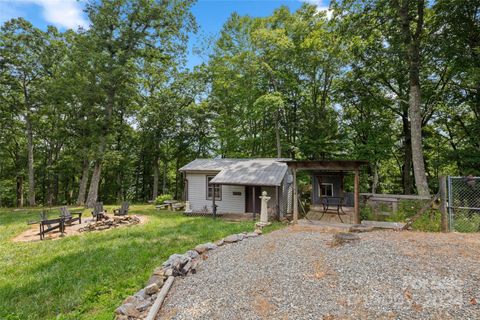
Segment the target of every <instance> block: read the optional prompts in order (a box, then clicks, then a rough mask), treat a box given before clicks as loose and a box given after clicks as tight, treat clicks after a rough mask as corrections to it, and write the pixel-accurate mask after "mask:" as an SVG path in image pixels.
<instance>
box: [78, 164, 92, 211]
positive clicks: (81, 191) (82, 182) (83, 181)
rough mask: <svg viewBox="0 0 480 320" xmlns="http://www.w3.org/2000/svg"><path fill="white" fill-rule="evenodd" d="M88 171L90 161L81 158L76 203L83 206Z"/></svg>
mask: <svg viewBox="0 0 480 320" xmlns="http://www.w3.org/2000/svg"><path fill="white" fill-rule="evenodd" d="M89 171H90V161H88V159H85V160H83V166H82V179H81V180H80V186H79V188H78V197H77V201H76V204H77V205H78V206H83V205H84V204H85V195H86V193H87V184H88V174H89Z"/></svg>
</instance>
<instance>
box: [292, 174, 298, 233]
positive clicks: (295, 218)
mask: <svg viewBox="0 0 480 320" xmlns="http://www.w3.org/2000/svg"><path fill="white" fill-rule="evenodd" d="M297 222H298V190H297V168H294V169H293V223H294V224H296V223H297Z"/></svg>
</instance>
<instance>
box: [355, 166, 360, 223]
mask: <svg viewBox="0 0 480 320" xmlns="http://www.w3.org/2000/svg"><path fill="white" fill-rule="evenodd" d="M359 195H360V173H359V171H358V170H355V179H354V195H353V201H354V213H353V222H354V223H356V224H360V201H359Z"/></svg>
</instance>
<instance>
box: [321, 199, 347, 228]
mask: <svg viewBox="0 0 480 320" xmlns="http://www.w3.org/2000/svg"><path fill="white" fill-rule="evenodd" d="M344 199H345V197H324V198H322V199H321V201H322V205H323V213H322V216H321V217H320V220H322V218H323V216H324V215H325V213H327V212H328V210H334V213H336V214H337V215H338V218H339V219H340V221H341V222H342V223H343V220H342V217H341V216H340V212H342V213H341V214H346V212H345V211H343V205H344Z"/></svg>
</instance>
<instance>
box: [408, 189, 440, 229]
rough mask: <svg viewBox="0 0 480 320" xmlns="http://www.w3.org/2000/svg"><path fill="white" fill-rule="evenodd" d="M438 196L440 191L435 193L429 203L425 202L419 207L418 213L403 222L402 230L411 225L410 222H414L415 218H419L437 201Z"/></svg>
mask: <svg viewBox="0 0 480 320" xmlns="http://www.w3.org/2000/svg"><path fill="white" fill-rule="evenodd" d="M439 198H440V193H437V194H436V195H435V196H434V197H433V199H432V201H430V202H429V203H427V204H426V205H425V206H424V207H423V208H422V209H420V211H418V213H416V214H415V215H414V216H413V217H411V218H410V219H409V220H408V221H407V223H405V225H404V226H403V228H402V229H403V230H407V229H408V228H410V227H411V226H412V224H413V223H414V222H415V220H417V219H418V218H420V217H421V216H422V215H423V214H424V213H425V212H426V211H427V210H428V209H429V208H431V207H432V206H433V205H434V204H435V202H437V201H438V199H439Z"/></svg>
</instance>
